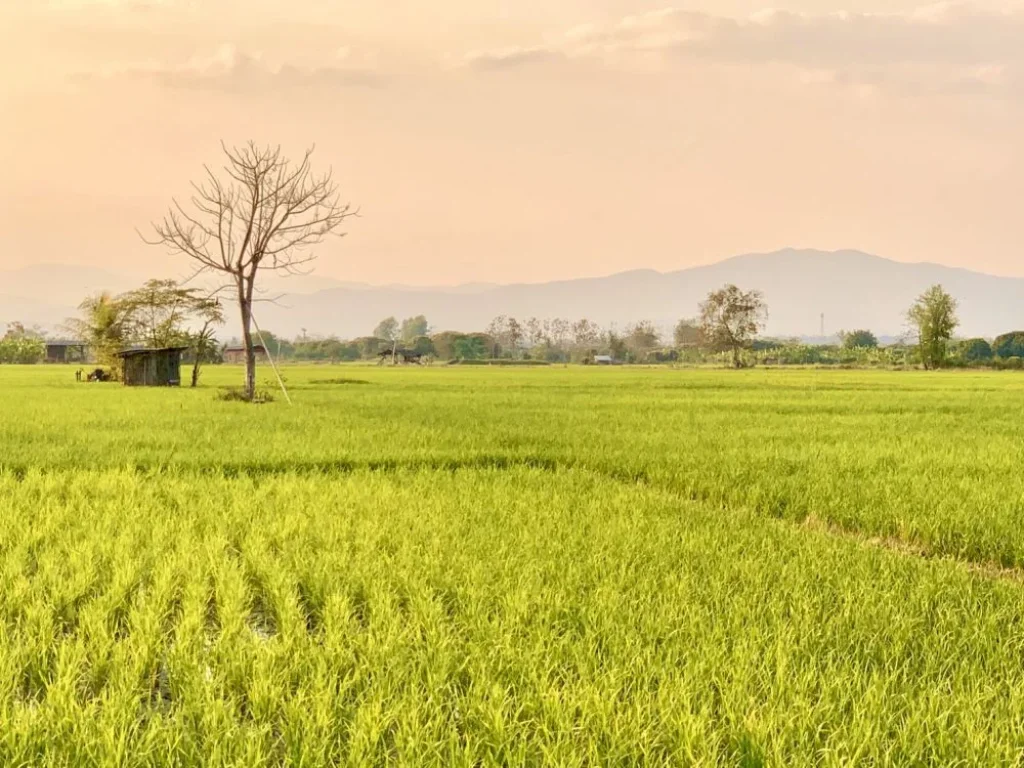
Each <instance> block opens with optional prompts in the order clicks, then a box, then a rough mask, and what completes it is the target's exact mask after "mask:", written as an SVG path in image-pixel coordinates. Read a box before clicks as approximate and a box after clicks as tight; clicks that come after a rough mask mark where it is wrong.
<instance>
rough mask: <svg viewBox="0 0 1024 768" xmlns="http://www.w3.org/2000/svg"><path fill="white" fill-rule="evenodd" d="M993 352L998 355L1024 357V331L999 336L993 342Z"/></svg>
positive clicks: (1002, 356)
mask: <svg viewBox="0 0 1024 768" xmlns="http://www.w3.org/2000/svg"><path fill="white" fill-rule="evenodd" d="M992 352H993V354H995V356H996V357H1001V358H1007V357H1024V331H1013V332H1012V333H1004V334H1003V335H1002V336H997V337H996V340H995V341H994V342H992Z"/></svg>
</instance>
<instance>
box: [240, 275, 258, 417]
mask: <svg viewBox="0 0 1024 768" xmlns="http://www.w3.org/2000/svg"><path fill="white" fill-rule="evenodd" d="M238 305H239V306H240V307H241V309H242V346H243V347H245V390H244V392H245V399H246V400H254V399H255V398H256V350H255V349H254V348H253V343H252V298H251V295H250V292H249V291H247V290H246V288H245V287H244V283H240V284H239V286H238Z"/></svg>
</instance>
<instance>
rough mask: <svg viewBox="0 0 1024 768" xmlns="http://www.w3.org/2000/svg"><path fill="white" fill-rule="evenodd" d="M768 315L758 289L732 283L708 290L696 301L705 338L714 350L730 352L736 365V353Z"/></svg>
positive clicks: (746, 343)
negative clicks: (742, 287) (752, 289)
mask: <svg viewBox="0 0 1024 768" xmlns="http://www.w3.org/2000/svg"><path fill="white" fill-rule="evenodd" d="M767 317H768V305H767V304H765V302H764V297H763V296H762V294H761V292H760V291H741V290H740V289H739V288H737V287H736V286H735V285H726V286H725V287H723V288H721V289H719V290H717V291H712V292H711V293H709V294H708V297H707V299H706V300H705V301H704V302H703V303H702V304H701V305H700V328H701V335H702V336H703V338H704V339H705V342H706V343H707V344H708V345H709V346H710V347H711V348H712V349H713V350H715V351H716V352H732V361H733V365H734V366H735V367H736V368H740V367H742V365H743V360H742V358H741V356H740V353H741V352H742V351H743V350H744V349H747V348H748V347H749V346H750V345H751V342H752V341H753V340H754V337H755V336H756V335H757V333H758V331H760V330H761V328H762V327H763V326H764V323H765V320H766V319H767Z"/></svg>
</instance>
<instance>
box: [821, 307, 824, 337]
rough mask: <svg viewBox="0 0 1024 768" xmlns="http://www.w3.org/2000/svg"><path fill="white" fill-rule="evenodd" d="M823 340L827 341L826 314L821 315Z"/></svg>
mask: <svg viewBox="0 0 1024 768" xmlns="http://www.w3.org/2000/svg"><path fill="white" fill-rule="evenodd" d="M821 340H822V341H824V340H825V313H824V312H822V313H821Z"/></svg>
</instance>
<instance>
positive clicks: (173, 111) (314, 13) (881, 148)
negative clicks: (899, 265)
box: [0, 0, 1024, 292]
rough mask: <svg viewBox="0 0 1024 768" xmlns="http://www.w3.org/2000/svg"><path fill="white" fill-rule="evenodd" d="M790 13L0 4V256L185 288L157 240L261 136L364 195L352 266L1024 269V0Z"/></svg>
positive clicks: (873, 2)
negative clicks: (924, 264) (149, 237)
mask: <svg viewBox="0 0 1024 768" xmlns="http://www.w3.org/2000/svg"><path fill="white" fill-rule="evenodd" d="M765 1H766V0H762V1H761V2H756V1H755V0H695V1H694V2H683V0H677V2H676V4H674V5H673V4H671V2H672V0H655V1H654V2H648V0H558V2H551V0H433V1H432V2H430V3H425V2H422V0H416V1H414V0H375V1H374V2H365V0H362V1H361V2H356V0H289V2H283V1H282V2H277V1H273V2H272V1H271V0H0V115H3V120H2V121H0V167H2V169H3V180H2V181H0V268H4V267H5V268H17V267H21V266H26V265H32V264H40V263H64V264H76V265H92V266H100V267H107V268H111V269H116V270H121V271H131V272H133V273H138V274H140V275H148V274H157V273H159V274H167V273H168V269H167V267H168V264H169V263H170V262H171V261H172V257H169V256H168V255H166V254H165V253H164V252H163V251H160V250H158V249H154V248H151V247H148V246H146V245H145V244H144V243H143V242H142V240H141V239H140V237H139V234H138V232H137V230H143V231H145V228H146V227H147V225H148V223H149V222H151V221H152V220H154V219H157V218H159V217H160V216H161V215H162V214H163V212H164V211H165V210H166V208H167V206H168V205H169V204H170V202H171V200H172V198H174V197H176V196H177V197H181V196H185V197H187V193H188V190H189V183H190V181H191V180H193V179H196V178H198V177H199V175H200V173H201V172H202V168H203V164H204V163H206V164H210V165H214V166H216V165H217V164H218V163H219V156H220V152H221V142H222V141H225V142H227V143H229V144H234V143H240V142H245V141H248V140H254V141H256V142H258V143H260V144H274V145H278V144H280V145H281V146H283V147H284V148H285V150H286V151H287V152H288V153H290V154H291V155H296V154H300V153H301V152H302V151H303V150H304V149H305V148H306V147H309V146H312V145H315V147H316V150H315V153H314V155H313V163H314V168H315V169H321V170H323V169H326V168H328V167H330V168H331V169H332V170H333V173H334V176H335V179H336V181H337V182H338V183H339V186H340V188H341V190H342V194H343V196H344V198H345V199H346V200H348V201H350V202H351V203H352V204H353V205H354V206H356V207H357V208H359V210H360V217H359V218H358V219H354V220H352V221H350V222H349V224H348V227H347V234H346V236H345V237H344V238H343V239H340V240H335V241H331V242H330V243H327V244H325V245H323V246H321V247H320V248H319V249H318V251H317V254H318V260H317V271H318V273H320V274H323V275H326V276H330V277H334V278H338V279H343V280H352V281H360V282H370V283H406V284H419V285H445V284H454V283H467V282H534V281H545V280H552V279H566V278H573V277H581V276H594V275H604V274H610V273H614V272H619V271H624V270H629V269H637V268H653V269H659V270H672V269H681V268H685V267H688V266H693V265H698V264H705V263H710V262H713V261H718V260H720V259H723V258H726V257H729V256H732V255H735V254H738V253H746V252H757V251H769V250H773V249H776V248H781V247H786V246H794V247H807V248H821V249H841V248H856V249H861V250H865V251H869V252H872V253H876V254H878V255H881V256H886V257H889V258H893V259H897V260H900V261H933V262H939V263H943V264H947V265H952V266H962V267H967V268H971V269H976V270H980V271H986V272H990V273H993V274H1005V275H1018V276H1024V258H1022V254H1021V242H1022V239H1024V238H1022V236H1024V215H1022V208H1024V194H1022V180H1024V131H1022V128H1021V126H1024V120H1022V118H1024V45H1021V41H1024V5H1022V4H1020V3H1015V2H987V3H986V2H956V1H954V2H940V3H937V4H932V5H923V4H921V2H920V1H918V2H905V1H904V0H772V7H770V8H769V7H765ZM666 3H669V4H666ZM181 271H182V273H184V272H187V265H184V264H182V266H181ZM0 292H2V291H0Z"/></svg>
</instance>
